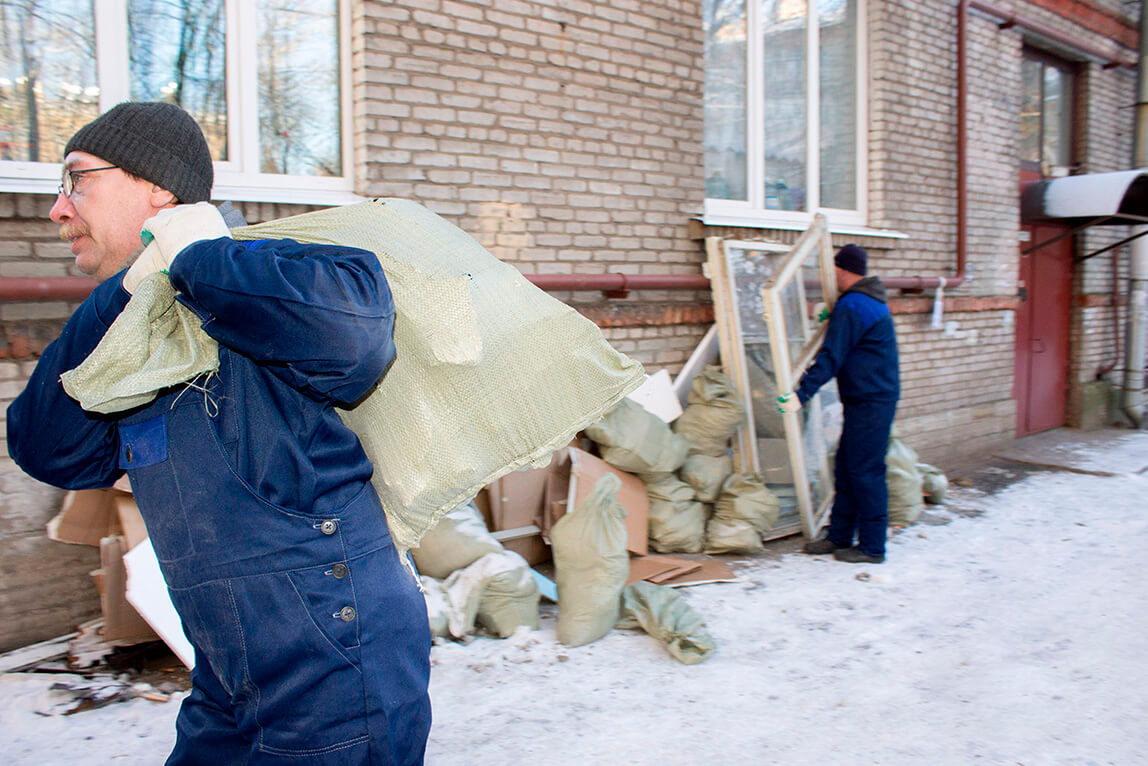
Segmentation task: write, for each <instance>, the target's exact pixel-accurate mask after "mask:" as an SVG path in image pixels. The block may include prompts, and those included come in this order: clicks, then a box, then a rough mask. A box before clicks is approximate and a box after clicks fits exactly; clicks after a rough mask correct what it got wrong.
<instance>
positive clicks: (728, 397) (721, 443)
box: [674, 364, 745, 456]
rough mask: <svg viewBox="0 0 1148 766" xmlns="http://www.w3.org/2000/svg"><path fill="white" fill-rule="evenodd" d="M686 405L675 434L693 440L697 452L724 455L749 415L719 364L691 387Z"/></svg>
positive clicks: (710, 367)
mask: <svg viewBox="0 0 1148 766" xmlns="http://www.w3.org/2000/svg"><path fill="white" fill-rule="evenodd" d="M686 402H687V405H686V408H685V410H684V411H683V412H682V414H681V417H679V418H678V419H677V420H675V421H674V432H675V433H677V434H678V435H680V436H684V437H685V438H686V440H687V441H689V443H690V449H691V451H693V452H701V453H702V454H705V455H714V456H718V455H724V454H725V453H726V450H727V449H729V441H730V438H731V437H732V436H733V434H734V432H735V431H737V427H738V426H739V425H741V422H742V418H743V417H744V416H745V407H744V405H743V404H742V401H741V397H739V396H738V394H737V391H736V390H735V389H734V387H733V383H731V382H730V379H729V378H727V377H726V376H725V374H724V373H723V372H722V371H721V368H719V367H718V366H717V365H712V364H711V365H707V366H706V368H705V369H704V370H702V371H701V372H700V373H698V376H697V377H695V378H694V380H693V383H692V384H691V385H690V392H689V394H688V395H687V396H686Z"/></svg>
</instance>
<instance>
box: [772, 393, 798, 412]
mask: <svg viewBox="0 0 1148 766" xmlns="http://www.w3.org/2000/svg"><path fill="white" fill-rule="evenodd" d="M800 409H801V399H799V398H798V396H797V394H795V393H793V392H790V393H788V394H782V395H781V396H779V397H777V411H778V412H780V413H781V414H783V415H785V414H787V413H790V412H797V411H799V410H800Z"/></svg>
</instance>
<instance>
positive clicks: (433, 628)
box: [419, 575, 450, 638]
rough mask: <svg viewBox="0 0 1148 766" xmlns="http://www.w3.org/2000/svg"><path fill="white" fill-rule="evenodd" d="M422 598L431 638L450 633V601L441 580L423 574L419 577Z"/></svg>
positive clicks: (443, 636) (444, 636) (441, 636)
mask: <svg viewBox="0 0 1148 766" xmlns="http://www.w3.org/2000/svg"><path fill="white" fill-rule="evenodd" d="M419 579H420V580H421V583H422V585H421V587H422V592H423V599H424V600H425V601H426V605H427V622H428V623H430V632H431V638H446V637H447V636H449V635H450V602H449V601H448V600H447V596H446V589H445V588H443V586H442V582H440V581H439V580H436V579H435V578H433V577H427V576H426V575H423V576H422V577H420V578H419Z"/></svg>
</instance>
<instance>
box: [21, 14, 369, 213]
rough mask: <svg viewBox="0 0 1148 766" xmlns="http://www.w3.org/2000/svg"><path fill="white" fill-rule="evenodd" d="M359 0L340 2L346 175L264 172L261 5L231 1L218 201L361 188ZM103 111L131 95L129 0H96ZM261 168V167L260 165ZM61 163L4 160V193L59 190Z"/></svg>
mask: <svg viewBox="0 0 1148 766" xmlns="http://www.w3.org/2000/svg"><path fill="white" fill-rule="evenodd" d="M350 3H351V0H338V6H337V13H338V15H339V17H338V20H337V21H338V23H337V29H338V35H339V80H340V87H339V104H340V121H341V127H342V160H343V163H342V164H343V175H342V176H340V177H338V178H330V177H327V178H324V177H318V176H291V175H277V174H274V173H261V172H259V170H258V168H259V161H260V153H259V132H258V128H259V97H258V82H257V77H258V73H259V60H258V50H259V45H258V43H259V41H258V30H259V24H258V7H257V5H256V4H255V3H254V2H250V0H226V6H225V10H224V13H225V14H226V24H227V75H226V77H227V105H228V106H227V116H228V120H227V130H228V135H227V144H228V153H229V157H228V159H227V161H223V162H216V163H215V188H214V192H213V194H212V196H213V197H214V198H216V199H227V200H236V201H252V202H280V203H296V204H340V203H345V202H352V201H356V200H359V199H360V198H359V197H358V196H357V195H355V194H354V182H355V177H354V156H353V155H354V145H353V142H352V132H353V128H354V122H353V119H352V117H353V107H352V102H351V98H352V92H353V91H352V88H351V74H352V73H351V9H350ZM93 10H94V13H95V34H96V40H97V44H96V47H97V55H96V68H97V72H98V75H99V77H98V80H99V86H100V112H101V113H102V112H104V111H106V110H108V109H110V108H112V107H113V106H115V105H116V104H118V103H120V102H122V101H127V100H129V98H130V91H129V83H130V77H129V75H128V72H129V56H128V26H127V0H93ZM253 168H254V169H253ZM61 172H62V165H61V163H59V162H15V161H10V160H5V161H0V192H17V193H32V194H55V193H56V188H57V187H58V186H59V184H60V173H61Z"/></svg>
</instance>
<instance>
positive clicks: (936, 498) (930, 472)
mask: <svg viewBox="0 0 1148 766" xmlns="http://www.w3.org/2000/svg"><path fill="white" fill-rule="evenodd" d="M917 470H918V471H920V472H921V494H922V495H924V496H925V502H926V503H928V504H929V505H940V504H941V503H943V502H945V493H946V492H948V490H949V480H948V478H947V477H946V476H945V474H944V473H943V472H942V471H941V469H940V468H937V467H936V466H934V465H929V464H928V463H917Z"/></svg>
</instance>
